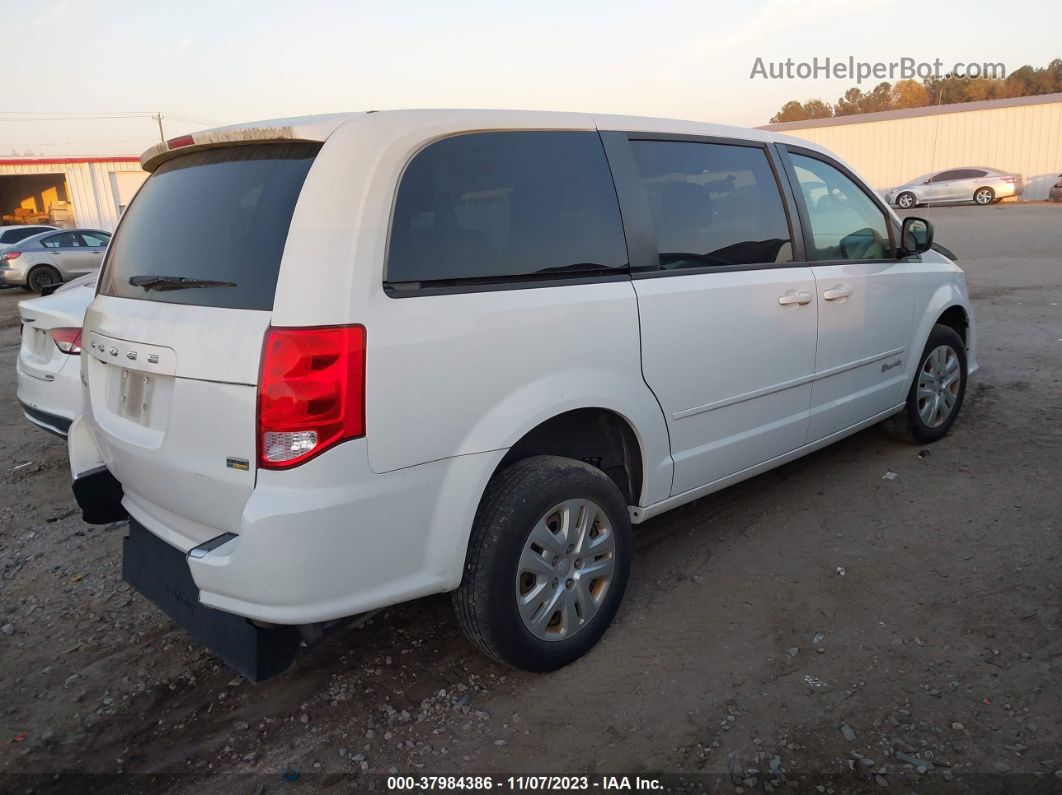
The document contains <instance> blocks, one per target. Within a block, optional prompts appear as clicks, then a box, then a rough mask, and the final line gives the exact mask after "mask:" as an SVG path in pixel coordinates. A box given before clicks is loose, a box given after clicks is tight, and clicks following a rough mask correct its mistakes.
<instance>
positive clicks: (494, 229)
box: [69, 111, 976, 680]
mask: <svg viewBox="0 0 1062 795" xmlns="http://www.w3.org/2000/svg"><path fill="white" fill-rule="evenodd" d="M142 163H143V166H144V168H145V169H146V170H147V171H149V172H151V176H150V178H149V179H148V180H147V182H146V183H145V184H144V186H143V188H142V189H141V190H140V192H139V193H138V194H137V196H136V198H135V199H134V201H133V202H132V204H131V206H130V207H129V209H128V211H127V212H126V213H125V216H124V218H123V219H122V222H121V224H120V226H119V228H118V230H117V233H116V235H115V237H114V240H113V242H112V244H111V246H110V249H109V251H108V253H107V257H106V261H105V263H104V267H103V271H102V274H101V277H100V281H99V287H98V294H97V296H96V298H95V300H94V301H93V303H92V305H91V306H90V308H89V310H88V313H87V315H86V318H85V324H84V332H83V339H82V348H83V354H82V356H81V365H82V380H83V381H84V384H85V389H86V401H85V406H86V408H85V411H84V413H83V415H82V416H81V418H80V419H78V420H77V421H76V422H75V423H74V424H73V426H72V427H71V429H70V433H69V445H70V460H71V466H72V470H73V476H74V484H73V486H74V492H75V495H76V496H77V498H78V501H79V503H80V504H81V507H82V510H83V514H84V516H85V519H86V521H91V522H111V521H117V520H120V519H124V518H125V517H126V515H128V518H129V532H128V537H127V538H126V541H125V550H124V559H123V573H124V576H125V578H126V579H127V580H128V581H129V582H130V583H132V584H133V585H134V586H135V587H136V588H138V589H139V590H140V591H141V592H142V593H144V594H145V595H146V596H148V597H149V598H151V599H152V600H154V601H155V602H156V603H157V604H158V605H159V606H160V607H161V608H162V609H163V610H165V611H166V612H167V613H168V614H169V615H170V616H171V617H173V618H174V619H175V620H176V621H178V622H179V623H180V624H181V625H182V626H184V627H185V628H187V630H188V631H189V632H190V633H191V634H192V635H193V636H194V637H195V638H197V639H198V640H199V641H200V642H201V643H203V644H205V645H206V646H207V647H209V648H211V649H212V650H213V651H214V652H215V653H217V654H219V655H220V656H221V657H223V658H224V659H226V660H227V661H228V662H229V663H230V664H232V665H233V666H235V667H236V668H238V669H239V670H240V671H242V672H243V673H245V674H246V675H247V676H248V677H250V678H252V679H256V680H257V679H261V678H263V677H266V676H269V675H271V674H273V673H276V672H277V671H279V670H282V669H284V668H285V667H286V666H287V665H289V664H290V663H291V661H292V659H293V656H294V654H295V653H296V650H297V648H298V647H299V646H300V644H304V643H309V642H312V641H313V640H315V639H316V638H318V637H319V636H320V635H321V634H322V633H323V632H324V631H325V630H327V629H328V628H329V627H330V626H331V625H332V624H333V623H334V622H336V621H338V620H340V619H343V618H344V617H348V616H352V615H356V614H360V613H364V612H367V611H371V610H373V609H376V608H380V607H383V606H386V605H392V604H395V603H398V602H402V601H404V600H409V599H414V598H417V597H420V596H424V595H427V594H433V593H439V592H447V591H452V592H453V602H454V605H455V608H456V612H457V615H458V618H459V622H460V624H461V626H462V627H463V628H464V630H465V632H466V633H467V634H468V636H469V638H470V639H471V640H472V641H473V643H474V644H475V645H477V646H478V647H479V648H480V649H482V650H483V651H484V652H486V653H487V654H489V655H491V656H493V657H494V658H496V659H498V660H501V661H503V662H505V663H508V664H510V665H513V666H518V667H522V668H525V669H529V670H536V671H545V670H550V669H554V668H557V667H559V666H562V665H564V664H566V663H568V662H571V661H572V660H574V659H576V658H577V657H579V656H580V655H582V654H583V653H585V652H586V651H587V650H588V649H590V647H592V646H593V645H594V643H595V642H596V641H597V640H598V639H599V638H600V637H601V635H602V634H603V633H604V632H605V630H606V628H607V627H608V625H609V624H610V622H611V621H612V619H613V616H614V615H615V613H616V610H617V608H618V606H619V603H620V600H621V599H622V597H623V592H624V589H625V587H626V585H627V578H628V572H629V570H630V565H631V548H632V547H631V526H632V525H635V524H638V523H641V522H644V521H645V520H647V519H649V518H650V517H653V516H656V515H657V514H660V513H662V512H664V511H666V510H669V509H670V508H674V507H675V506H678V505H681V504H683V503H687V502H689V501H691V500H694V499H697V498H698V497H701V496H703V495H706V494H709V493H711V492H713V491H716V490H718V489H721V488H724V487H726V486H728V485H730V484H732V483H735V482H737V481H739V480H742V479H744V478H748V477H751V476H753V475H756V474H757V473H760V472H763V471H765V470H767V469H769V468H771V467H775V466H778V465H779V464H782V463H784V462H787V461H791V460H793V459H794V458H797V457H798V456H802V455H804V454H806V453H809V452H811V451H813V450H816V449H819V448H821V447H823V446H824V445H827V444H830V443H831V442H834V441H836V440H838V439H841V438H842V437H845V436H847V435H849V434H852V433H854V432H856V431H859V430H860V429H862V428H866V427H868V426H870V425H873V424H875V423H879V422H883V421H884V422H885V423H886V425H887V427H888V428H889V429H891V431H892V432H893V433H895V434H897V435H899V436H901V437H903V438H906V439H908V440H911V441H916V442H918V443H925V442H931V441H935V440H937V439H939V438H941V437H942V436H944V435H945V434H946V433H947V432H948V429H949V428H950V427H951V425H952V423H953V422H954V421H955V418H956V415H957V414H958V412H959V410H960V407H961V406H962V401H963V394H964V391H965V388H966V380H967V376H968V375H969V374H970V373H972V372H973V371H974V370H975V369H976V357H975V346H974V342H975V337H974V322H973V316H972V314H971V310H970V304H969V300H968V296H967V289H966V283H965V279H964V275H963V272H962V271H961V270H960V269H959V268H958V267H957V266H956V265H955V264H954V263H952V262H951V261H950V260H949V259H948V258H946V257H945V256H943V255H942V254H941V253H940V252H938V251H937V250H936V249H935V248H934V247H932V228H931V227H930V225H929V224H928V223H927V222H925V221H923V220H920V219H917V218H908V219H906V220H904V221H903V222H902V223H901V221H900V220H899V218H898V217H897V216H896V215H894V214H893V212H892V211H891V210H890V209H889V208H888V207H887V206H885V205H884V204H883V203H882V201H881V200H880V199H879V198H878V197H877V196H876V195H875V193H874V191H873V190H871V189H870V188H869V187H867V185H866V184H865V182H864V181H863V180H862V179H860V178H859V177H858V176H857V175H856V174H855V173H854V172H853V171H852V169H851V168H849V167H848V166H846V165H845V164H844V163H843V162H841V161H840V160H838V159H837V158H836V157H834V156H832V155H831V154H830V153H829V152H828V151H826V150H824V149H822V148H821V147H819V146H817V145H815V144H811V143H807V142H804V141H800V140H798V139H794V138H789V137H785V136H781V135H777V134H774V133H770V132H764V131H760V130H744V129H737V128H731V127H722V126H716V125H708V124H696V123H691V122H679V121H666V120H659V119H646V118H631V117H615V116H588V115H580V114H568V113H539V112H508V111H393V112H378V113H372V112H371V113H360V114H357V113H356V114H348V115H336V116H323V117H309V118H302V119H287V120H278V121H269V122H262V123H256V124H247V125H240V126H235V127H226V128H222V129H216V130H210V131H206V132H202V133H197V134H194V135H189V136H184V137H181V138H177V139H174V140H171V141H169V142H168V143H165V144H160V145H158V146H156V147H154V148H153V149H151V150H149V151H148V152H146V153H145V154H144V156H143V158H142Z"/></svg>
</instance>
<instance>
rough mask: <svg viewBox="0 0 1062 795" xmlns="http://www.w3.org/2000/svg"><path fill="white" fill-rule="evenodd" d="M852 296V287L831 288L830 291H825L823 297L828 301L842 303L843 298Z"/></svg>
mask: <svg viewBox="0 0 1062 795" xmlns="http://www.w3.org/2000/svg"><path fill="white" fill-rule="evenodd" d="M851 294H852V288H851V287H831V288H830V289H829V290H823V292H822V297H823V298H825V299H826V300H827V301H840V300H841V299H842V298H847V297H848V296H850V295H851Z"/></svg>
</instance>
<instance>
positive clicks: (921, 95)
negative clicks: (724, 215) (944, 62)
mask: <svg viewBox="0 0 1062 795" xmlns="http://www.w3.org/2000/svg"><path fill="white" fill-rule="evenodd" d="M1056 92H1062V58H1055V59H1054V60H1053V61H1051V63H1049V64H1048V65H1047V66H1044V67H1041V68H1037V67H1033V66H1023V67H1021V68H1020V69H1015V70H1014V71H1013V72H1011V73H1010V75H1008V76H1007V77H1006V78H1005V79H1003V80H993V79H989V78H985V77H976V78H975V77H955V76H954V75H950V74H949V75H945V76H944V77H932V78H929V79H927V80H922V81H918V80H900V81H898V82H897V83H895V84H890V83H879V84H878V85H876V86H874V88H872V89H870V90H869V91H863V90H861V89H859V88H855V87H853V88H850V89H848V90H847V91H845V92H844V95H843V96H842V97H841V98H840V99H838V100H837V102H836V103H835V104H833V105H831V104H830V103H828V102H825V101H823V100H821V99H809V100H808V101H807V102H799V101H797V100H791V101H789V102H786V103H785V104H784V105H782V108H781V110H779V111H778V112H777V113H776V114H774V115H773V116H771V124H780V123H782V122H787V121H806V120H807V119H828V118H831V117H833V116H852V115H855V114H858V113H876V112H878V111H882V110H902V109H904V108H925V107H929V106H931V105H952V104H954V103H957V102H979V101H981V100H985V99H1007V98H1009V97H1030V96H1037V95H1040V94H1054V93H1056Z"/></svg>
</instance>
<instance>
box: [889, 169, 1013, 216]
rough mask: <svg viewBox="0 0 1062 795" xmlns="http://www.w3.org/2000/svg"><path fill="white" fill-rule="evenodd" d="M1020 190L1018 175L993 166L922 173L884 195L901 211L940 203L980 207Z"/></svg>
mask: <svg viewBox="0 0 1062 795" xmlns="http://www.w3.org/2000/svg"><path fill="white" fill-rule="evenodd" d="M1024 190H1025V185H1024V183H1023V182H1022V178H1021V174H1012V173H1010V172H1008V171H1000V170H999V169H997V168H951V169H948V170H947V171H936V172H933V173H931V174H923V175H922V176H920V177H918V178H917V179H913V180H911V181H910V182H908V183H905V184H903V185H900V186H899V187H896V188H893V189H892V190H890V191H888V192H887V193H886V194H885V201H887V202H888V203H889V204H893V205H895V206H897V207H899V208H900V209H901V210H909V209H910V208H912V207H916V206H918V205H919V204H937V203H940V202H973V203H974V204H980V205H982V206H984V205H989V204H992V203H993V202H998V201H999V200H1001V199H1006V198H1008V197H1010V196H1021V194H1022V193H1023V192H1024Z"/></svg>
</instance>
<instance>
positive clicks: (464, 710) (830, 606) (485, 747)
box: [0, 205, 1062, 793]
mask: <svg viewBox="0 0 1062 795" xmlns="http://www.w3.org/2000/svg"><path fill="white" fill-rule="evenodd" d="M918 214H919V215H924V216H926V217H928V218H930V219H931V220H932V221H933V222H934V224H935V225H936V230H937V240H938V241H940V242H941V243H943V244H944V245H947V246H949V247H950V248H952V249H953V250H954V251H955V252H957V254H958V255H959V258H960V264H961V265H962V266H963V267H964V268H966V270H967V273H968V278H969V283H970V286H971V291H972V295H973V300H974V303H975V309H976V319H977V329H978V336H979V345H980V359H981V362H982V365H983V367H982V369H981V371H980V372H978V373H977V374H976V376H974V377H973V378H972V380H971V385H970V390H969V392H968V396H967V402H966V404H965V406H964V408H963V413H962V415H961V417H960V419H959V421H958V423H957V424H956V426H955V428H954V430H953V431H952V433H951V434H950V435H949V436H948V437H947V438H945V439H944V440H943V441H941V442H939V443H937V444H935V445H932V446H930V447H928V448H926V449H925V450H923V451H920V449H919V448H917V447H909V446H904V445H902V444H899V443H896V442H893V441H890V440H889V439H887V438H886V437H884V436H883V435H882V434H881V433H880V432H879V431H878V430H876V429H871V430H869V431H865V432H863V433H860V434H858V435H856V436H854V437H851V438H849V439H847V440H845V441H843V442H841V443H838V444H836V445H834V446H832V447H830V448H828V449H826V450H823V451H821V452H818V453H816V454H813V455H811V456H809V457H807V458H804V459H802V460H800V461H797V462H795V463H792V464H789V465H786V466H784V467H782V468H780V469H777V470H775V471H773V472H770V473H768V474H765V475H762V476H760V477H757V478H755V479H754V480H751V481H747V482H745V483H743V484H741V485H739V486H737V487H734V488H731V489H728V490H726V491H724V492H722V493H719V494H717V495H714V496H712V497H708V498H706V499H703V500H700V501H699V502H696V503H694V504H691V505H688V506H686V507H684V508H680V509H678V510H675V511H673V512H671V513H669V514H666V515H664V516H662V517H660V518H658V519H655V520H653V521H651V522H649V523H647V524H645V525H643V526H641V527H639V528H636V535H635V539H636V548H637V552H636V559H635V564H634V569H633V573H632V577H631V585H630V588H629V591H628V593H627V598H626V602H625V605H624V607H622V608H621V610H620V613H619V617H618V619H617V621H616V623H615V625H614V626H613V627H612V628H611V629H610V631H609V632H608V634H607V635H606V636H605V638H604V640H603V641H602V643H601V644H600V645H599V646H598V647H597V648H596V649H595V650H594V651H593V652H591V653H590V654H589V655H588V656H586V657H585V658H583V659H582V660H580V661H579V662H577V663H576V664H574V665H572V666H570V667H568V668H566V669H564V670H562V671H559V672H557V673H554V674H550V675H532V674H525V673H520V672H513V671H509V670H506V669H504V668H502V667H500V666H498V665H496V664H494V663H492V662H490V661H488V660H486V659H484V658H483V657H481V656H480V655H478V654H477V653H476V652H475V651H474V650H473V649H472V647H471V646H470V645H469V644H468V643H467V642H466V641H465V639H464V638H463V636H462V635H461V633H460V631H459V629H458V627H457V624H456V623H455V621H454V619H453V617H452V615H451V612H450V605H449V599H448V598H447V597H445V596H439V597H434V598H429V599H423V600H420V601H417V602H414V603H410V604H407V605H403V606H400V607H396V608H393V609H390V610H387V611H385V612H383V613H380V614H378V615H377V616H375V617H374V618H373V619H372V620H371V621H370V622H369V623H367V624H366V625H365V626H362V627H360V628H357V629H353V630H351V631H349V632H348V633H346V634H345V635H343V636H340V637H337V638H335V639H333V640H332V641H331V642H330V643H329V644H328V645H326V646H325V647H324V648H322V649H320V650H319V651H318V652H317V653H315V654H314V655H313V656H308V657H306V658H304V659H303V660H301V661H300V662H299V663H298V664H297V665H296V666H295V667H294V668H293V669H292V670H291V671H289V672H288V673H287V674H285V675H283V676H281V677H278V678H276V679H274V680H272V681H269V682H267V683H265V684H263V685H258V686H254V685H251V684H249V683H247V682H246V681H243V680H241V679H240V677H238V676H236V675H234V674H233V673H232V672H231V671H230V670H227V669H226V668H225V667H224V666H222V665H221V664H220V663H219V662H218V661H217V660H216V659H215V658H214V657H212V656H211V655H210V654H209V653H207V652H205V651H203V650H202V649H199V648H197V647H195V646H193V645H192V644H191V643H190V641H189V639H188V638H187V636H186V635H185V634H184V633H183V632H182V631H180V630H178V629H176V628H175V627H174V625H173V624H172V623H171V622H170V621H169V620H167V619H166V618H165V617H164V616H163V615H162V614H161V613H160V612H159V611H158V610H157V609H155V608H154V607H153V606H152V605H150V604H149V603H147V602H146V601H145V600H144V599H142V598H141V597H140V596H139V595H138V594H136V593H135V592H132V591H131V590H130V589H129V587H128V586H127V585H125V584H124V583H123V582H122V580H121V577H120V553H121V539H122V536H123V534H124V529H123V526H122V525H115V526H109V527H91V526H88V525H85V524H83V523H81V521H80V520H79V518H78V515H77V514H76V513H75V506H74V502H73V499H72V497H71V495H70V490H69V485H68V480H69V475H68V471H67V465H66V448H65V445H64V444H63V443H62V442H61V441H60V440H58V439H55V438H53V437H51V436H49V435H47V434H45V433H43V432H42V431H39V430H37V429H36V428H34V427H31V426H30V424H29V423H28V422H26V421H25V420H24V419H23V417H22V416H21V413H20V411H19V410H18V407H17V404H16V402H15V358H16V355H17V346H18V321H17V311H16V303H17V301H18V300H19V299H20V298H22V297H24V294H21V293H17V292H14V291H5V292H0V405H3V406H5V407H6V408H4V412H5V413H4V414H3V416H4V418H5V419H6V420H7V421H6V422H5V423H4V424H3V425H2V426H0V451H2V454H3V455H2V457H0V458H2V460H3V462H4V464H3V467H2V470H0V484H2V485H0V488H2V490H3V491H2V494H3V496H2V505H0V625H4V628H3V633H2V634H0V791H25V790H27V789H30V788H34V789H35V791H44V790H49V789H56V790H61V789H72V788H74V787H75V786H77V787H81V788H83V789H88V788H93V789H112V790H114V791H120V790H126V791H127V790H129V789H130V788H131V787H133V786H138V785H143V787H144V789H145V790H151V791H160V790H163V789H173V790H185V791H197V792H203V791H207V792H249V793H250V792H263V791H269V792H288V791H291V792H295V791H312V790H319V789H325V790H329V791H333V790H334V791H350V790H351V789H353V788H360V787H362V786H368V785H374V786H376V787H378V788H379V787H382V786H383V785H384V783H385V780H384V779H383V778H380V776H381V775H384V776H385V775H386V774H388V773H389V772H391V773H402V774H412V775H415V776H420V775H428V774H448V775H453V774H459V773H496V774H504V775H506V776H507V775H510V774H533V773H557V774H579V773H587V774H589V773H610V774H611V773H615V774H619V773H625V774H637V773H642V774H650V773H652V774H687V775H689V776H691V777H692V779H691V780H692V786H693V788H694V789H696V790H699V791H721V792H753V791H757V792H758V791H777V792H782V791H801V792H833V791H836V792H861V791H864V790H865V791H873V792H913V791H917V792H928V791H934V792H935V791H942V792H952V791H955V792H960V791H975V792H1028V791H1043V792H1048V791H1055V792H1057V791H1059V790H1062V770H1060V767H1062V725H1060V723H1062V704H1060V702H1062V641H1060V633H1059V630H1060V606H1062V600H1060V565H1062V555H1060V553H1062V488H1060V487H1062V479H1060V477H1059V471H1058V470H1059V466H1060V464H1062V384H1060V379H1062V205H1059V206H1049V205H1035V206H995V207H990V208H974V207H948V208H935V209H929V210H925V209H922V210H919V212H918ZM26 464H28V465H26ZM887 472H893V473H895V474H896V477H895V479H891V480H887V479H883V476H884V475H885V474H886V473H887ZM72 773H79V774H85V776H84V777H83V778H81V779H79V780H74V779H71V778H69V775H70V774H72ZM119 773H122V774H129V773H137V774H165V777H160V778H154V779H152V778H147V777H142V778H136V779H133V778H132V777H128V776H125V777H121V778H119V777H116V776H115V775H114V774H119ZM56 774H65V776H66V777H64V776H60V777H58V778H57V777H56ZM341 774H342V775H341ZM667 781H668V783H669V785H671V784H675V785H677V781H676V780H675V779H668V780H667ZM591 786H593V785H591ZM816 788H818V789H816Z"/></svg>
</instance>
